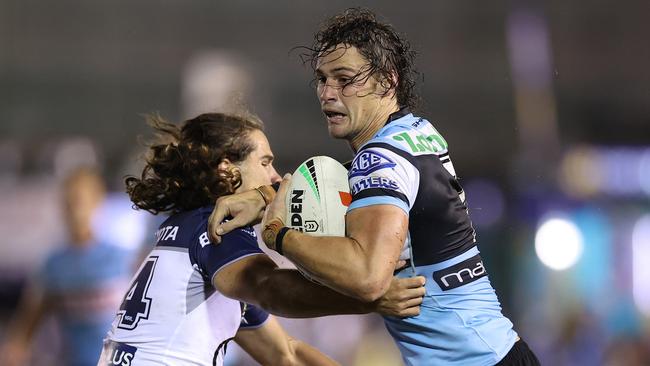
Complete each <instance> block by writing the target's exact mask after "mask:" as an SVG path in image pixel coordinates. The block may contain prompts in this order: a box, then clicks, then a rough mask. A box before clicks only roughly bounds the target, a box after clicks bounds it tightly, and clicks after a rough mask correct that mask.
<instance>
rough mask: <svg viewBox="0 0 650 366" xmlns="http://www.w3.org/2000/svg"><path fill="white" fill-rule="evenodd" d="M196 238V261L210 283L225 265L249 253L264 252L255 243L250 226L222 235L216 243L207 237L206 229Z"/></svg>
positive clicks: (249, 254)
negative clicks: (219, 241) (218, 242)
mask: <svg viewBox="0 0 650 366" xmlns="http://www.w3.org/2000/svg"><path fill="white" fill-rule="evenodd" d="M206 225H207V222H206ZM196 240H197V241H198V245H197V246H196V248H197V252H196V261H197V264H198V266H199V269H200V270H201V272H202V273H203V275H204V276H206V278H207V279H209V280H210V283H212V279H213V277H214V275H215V274H216V273H217V272H218V271H219V270H220V269H221V268H223V267H225V266H226V265H228V264H230V263H232V262H235V261H237V260H239V259H242V258H245V257H248V256H251V255H257V254H263V253H264V252H262V250H261V249H260V247H259V246H258V245H257V237H256V236H255V232H254V231H253V229H252V228H242V229H236V230H233V231H231V232H229V233H228V234H226V235H224V236H223V237H222V238H221V243H220V244H218V245H214V244H212V243H211V242H210V241H209V239H207V231H205V232H203V234H201V235H199V237H198V238H197V239H196Z"/></svg>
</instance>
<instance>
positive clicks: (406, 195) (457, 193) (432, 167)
mask: <svg viewBox="0 0 650 366" xmlns="http://www.w3.org/2000/svg"><path fill="white" fill-rule="evenodd" d="M348 176H349V182H350V190H351V192H352V203H351V204H350V207H349V210H350V211H351V210H354V209H357V208H360V207H366V206H370V205H377V204H388V205H394V206H397V207H399V208H401V209H402V210H404V212H405V213H406V214H407V215H408V216H409V230H408V236H407V240H406V242H405V243H404V247H403V250H402V253H401V256H400V258H401V259H404V260H408V262H409V263H410V267H409V268H407V269H404V270H402V271H401V272H400V273H399V274H398V276H400V277H408V276H415V275H422V276H425V277H426V278H427V282H426V291H427V294H426V296H425V298H424V302H423V303H422V306H421V308H420V310H421V313H420V315H419V316H417V317H412V318H407V319H397V318H392V317H385V323H386V326H387V328H388V331H389V332H390V333H391V335H392V336H393V338H394V339H395V340H396V342H397V344H398V347H399V348H400V351H401V353H402V357H403V359H404V362H405V363H406V364H407V365H416V366H419V365H493V364H495V363H497V362H498V361H500V360H501V359H502V358H503V357H504V356H505V355H506V353H508V351H509V350H510V348H511V347H512V346H513V344H514V343H515V341H516V339H517V334H516V333H515V331H514V330H513V329H512V323H511V322H510V320H508V319H507V318H506V317H504V316H503V315H502V313H501V305H500V304H499V301H498V299H497V296H496V294H495V292H494V289H493V288H492V285H491V284H490V281H489V280H488V277H487V273H486V271H485V268H484V266H483V261H482V260H481V257H480V255H479V251H478V249H477V247H476V243H475V242H476V238H475V232H474V229H473V227H472V223H471V220H470V218H469V214H468V212H467V206H466V204H465V194H464V192H463V190H462V188H461V186H460V184H459V183H458V180H457V177H456V173H455V171H454V166H453V164H452V162H451V159H450V157H449V152H448V146H447V142H446V141H445V139H444V138H443V137H442V135H440V133H438V131H437V130H436V129H435V128H434V127H433V125H431V123H429V121H427V120H425V119H423V118H420V117H416V116H414V115H413V114H411V113H410V112H409V111H408V110H406V109H402V110H400V111H399V112H396V113H394V114H393V115H391V118H390V119H389V121H388V123H387V124H386V125H385V126H384V127H383V128H382V129H381V130H380V131H379V132H378V133H377V134H376V135H375V136H374V137H373V138H372V139H371V140H370V141H368V142H367V143H366V144H364V145H363V146H361V147H360V148H359V150H358V152H357V154H356V155H355V158H354V160H353V161H352V165H351V168H350V171H349V175H348Z"/></svg>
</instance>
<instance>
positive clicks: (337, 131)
mask: <svg viewBox="0 0 650 366" xmlns="http://www.w3.org/2000/svg"><path fill="white" fill-rule="evenodd" d="M327 131H328V132H329V134H330V137H333V138H335V139H344V138H345V137H346V136H347V131H346V130H345V128H344V127H343V126H341V125H340V124H336V123H328V124H327Z"/></svg>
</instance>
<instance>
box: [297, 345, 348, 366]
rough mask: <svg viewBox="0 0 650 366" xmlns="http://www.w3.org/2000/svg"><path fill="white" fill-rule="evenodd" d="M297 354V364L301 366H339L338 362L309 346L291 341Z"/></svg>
mask: <svg viewBox="0 0 650 366" xmlns="http://www.w3.org/2000/svg"><path fill="white" fill-rule="evenodd" d="M289 342H290V343H291V347H292V348H293V350H294V353H295V364H296V365H299V366H303V365H304V366H337V365H339V363H338V362H336V361H334V360H332V359H331V358H329V357H327V356H326V355H324V354H322V353H321V352H320V351H318V350H317V349H316V348H314V347H312V346H310V345H309V344H307V343H305V342H302V341H299V340H297V339H291V340H290V341H289Z"/></svg>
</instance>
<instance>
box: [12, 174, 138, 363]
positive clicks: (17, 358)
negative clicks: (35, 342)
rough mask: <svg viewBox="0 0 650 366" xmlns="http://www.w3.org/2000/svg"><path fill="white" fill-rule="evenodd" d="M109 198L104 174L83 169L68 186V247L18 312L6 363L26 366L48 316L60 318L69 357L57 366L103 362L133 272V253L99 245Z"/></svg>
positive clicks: (40, 275)
mask: <svg viewBox="0 0 650 366" xmlns="http://www.w3.org/2000/svg"><path fill="white" fill-rule="evenodd" d="M104 197H105V186H104V182H103V180H102V178H101V177H100V176H99V175H98V173H97V172H96V171H94V170H92V169H89V168H79V169H76V170H74V171H73V172H72V173H71V174H69V175H68V176H67V177H66V179H65V181H64V184H63V190H62V198H63V207H64V212H63V213H64V217H65V223H66V229H67V232H68V235H69V238H68V242H67V245H65V246H62V247H61V248H60V249H57V250H55V251H54V252H52V253H51V254H50V255H49V256H48V257H47V259H46V260H45V263H44V264H43V265H42V266H41V268H40V269H39V270H38V271H37V273H36V275H35V276H34V278H32V279H31V280H30V281H29V283H28V285H27V286H26V289H25V291H24V294H23V296H22V299H21V301H20V303H19V305H18V307H17V313H16V314H15V315H14V316H13V318H12V321H11V323H10V324H9V328H8V330H7V333H6V339H5V341H4V343H3V345H2V349H1V350H0V364H2V365H6V366H14V365H16V366H17V365H25V364H28V363H29V362H30V359H31V358H32V355H33V354H35V351H36V350H34V352H30V348H31V341H32V338H33V336H34V334H35V332H36V330H37V329H38V328H39V325H41V324H42V323H43V321H44V320H45V318H46V315H53V316H55V317H56V318H57V320H58V322H59V325H60V330H61V333H62V334H61V339H62V341H63V347H64V349H63V352H61V353H60V354H61V359H60V360H57V362H56V364H57V365H72V366H76V365H92V364H95V363H96V362H97V358H98V357H99V353H100V351H101V347H102V339H103V338H104V336H105V334H106V330H107V329H108V327H109V325H110V322H111V321H112V319H113V316H114V315H115V310H116V309H117V306H118V305H119V302H120V300H121V294H122V292H123V289H124V288H125V285H126V281H128V275H129V274H130V271H131V261H130V260H129V259H128V254H129V252H128V251H126V250H124V249H121V248H118V247H116V246H113V245H107V244H104V243H102V242H98V241H97V240H96V238H95V234H94V232H93V229H92V219H93V215H94V214H95V212H96V210H97V208H98V207H99V206H100V204H101V203H102V201H103V200H104Z"/></svg>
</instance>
